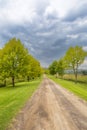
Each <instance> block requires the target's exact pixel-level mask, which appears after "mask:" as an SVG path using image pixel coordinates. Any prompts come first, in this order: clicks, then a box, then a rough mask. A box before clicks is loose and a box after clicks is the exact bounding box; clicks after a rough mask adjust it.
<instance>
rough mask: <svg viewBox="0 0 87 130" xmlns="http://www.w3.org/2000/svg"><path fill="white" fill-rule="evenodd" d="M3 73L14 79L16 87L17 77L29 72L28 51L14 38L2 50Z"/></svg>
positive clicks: (13, 83)
mask: <svg viewBox="0 0 87 130" xmlns="http://www.w3.org/2000/svg"><path fill="white" fill-rule="evenodd" d="M2 57H3V58H2V59H1V64H0V65H1V68H2V71H1V73H3V74H4V76H9V77H11V78H12V85H13V86H14V85H15V81H14V80H15V77H16V76H18V74H23V73H24V72H25V71H27V64H28V62H29V61H28V51H27V49H26V48H25V47H24V45H23V44H22V43H21V41H20V40H19V39H16V38H13V39H11V40H9V42H8V43H6V44H5V46H4V47H3V49H2Z"/></svg>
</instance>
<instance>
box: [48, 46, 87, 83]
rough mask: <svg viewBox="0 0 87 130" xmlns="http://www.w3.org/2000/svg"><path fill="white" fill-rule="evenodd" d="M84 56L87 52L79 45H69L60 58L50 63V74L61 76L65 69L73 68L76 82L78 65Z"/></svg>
mask: <svg viewBox="0 0 87 130" xmlns="http://www.w3.org/2000/svg"><path fill="white" fill-rule="evenodd" d="M86 56H87V52H86V51H84V50H83V48H82V47H81V46H75V47H70V48H69V49H68V50H67V51H66V53H65V55H64V56H63V57H62V58H60V59H59V60H55V61H53V62H52V63H51V65H50V66H49V71H50V74H52V75H54V74H56V75H57V74H58V75H59V76H61V77H63V75H64V74H65V70H73V73H74V75H75V81H76V82H77V77H78V69H79V66H80V65H81V64H82V63H83V62H84V60H85V57H86Z"/></svg>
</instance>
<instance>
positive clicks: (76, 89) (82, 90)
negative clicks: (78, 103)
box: [49, 76, 87, 101]
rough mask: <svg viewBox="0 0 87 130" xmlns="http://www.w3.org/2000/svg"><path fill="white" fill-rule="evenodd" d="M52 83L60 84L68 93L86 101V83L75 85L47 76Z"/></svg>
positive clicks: (71, 82)
mask: <svg viewBox="0 0 87 130" xmlns="http://www.w3.org/2000/svg"><path fill="white" fill-rule="evenodd" d="M49 78H51V79H52V80H53V81H55V82H56V83H58V84H60V85H61V86H62V87H64V88H66V89H68V90H69V91H71V92H73V93H74V94H76V95H77V96H79V97H80V98H82V99H84V100H86V101H87V83H77V84H75V82H73V81H67V80H63V79H58V78H55V77H54V76H49Z"/></svg>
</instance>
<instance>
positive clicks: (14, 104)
mask: <svg viewBox="0 0 87 130" xmlns="http://www.w3.org/2000/svg"><path fill="white" fill-rule="evenodd" d="M40 82H41V79H37V80H34V81H31V82H21V83H16V86H15V87H14V88H13V87H12V86H11V85H9V86H7V87H2V88H0V130H6V128H7V127H8V125H9V124H10V123H11V121H12V118H13V117H14V116H16V114H17V113H18V111H19V110H20V109H21V108H22V107H23V106H24V104H25V103H26V102H27V100H28V99H29V98H30V97H31V95H32V94H33V92H34V91H35V90H36V89H37V88H38V86H39V84H40Z"/></svg>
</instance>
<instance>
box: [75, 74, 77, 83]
mask: <svg viewBox="0 0 87 130" xmlns="http://www.w3.org/2000/svg"><path fill="white" fill-rule="evenodd" d="M75 83H77V72H76V73H75Z"/></svg>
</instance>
